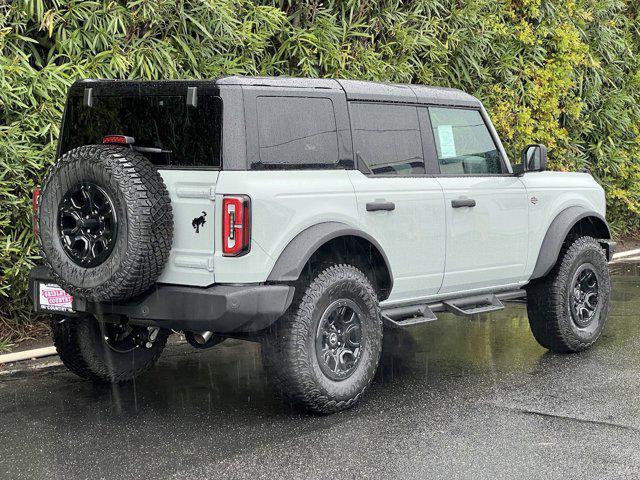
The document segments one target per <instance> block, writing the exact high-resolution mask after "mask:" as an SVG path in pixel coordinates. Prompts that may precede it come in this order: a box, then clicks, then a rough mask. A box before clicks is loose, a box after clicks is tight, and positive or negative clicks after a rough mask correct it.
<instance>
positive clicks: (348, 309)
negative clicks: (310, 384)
mask: <svg viewBox="0 0 640 480" xmlns="http://www.w3.org/2000/svg"><path fill="white" fill-rule="evenodd" d="M362 316H363V313H362V310H361V309H360V307H358V305H357V304H356V303H355V302H354V301H353V300H350V299H340V300H336V301H335V302H333V303H332V304H330V305H329V306H328V307H327V309H326V310H325V312H324V313H323V315H322V318H321V319H320V322H319V324H318V330H317V332H316V356H317V359H318V364H319V365H320V369H321V370H322V372H323V373H324V374H325V375H326V376H327V377H329V378H331V379H332V380H344V379H345V378H348V377H349V376H351V374H352V373H353V372H354V370H355V368H356V366H357V365H358V362H359V361H360V357H361V354H362V348H363V345H362V343H363V338H362V320H361V318H362Z"/></svg>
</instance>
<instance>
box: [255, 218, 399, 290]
mask: <svg viewBox="0 0 640 480" xmlns="http://www.w3.org/2000/svg"><path fill="white" fill-rule="evenodd" d="M339 241H342V242H343V243H344V246H345V248H346V252H349V251H350V250H349V248H363V247H366V246H369V247H370V257H371V261H372V262H375V263H376V264H379V263H382V264H383V265H380V267H381V269H380V275H378V278H373V281H374V288H375V289H376V292H377V293H378V295H379V297H380V300H383V299H385V298H387V297H388V296H389V294H390V292H391V289H392V287H393V274H392V270H391V265H390V263H389V259H388V258H387V255H386V254H385V252H384V250H383V249H382V247H381V246H380V244H379V243H378V241H377V240H376V239H375V238H373V237H372V236H371V235H369V234H368V233H366V232H363V231H362V230H359V229H357V228H354V227H351V226H349V225H347V224H345V223H341V222H323V223H318V224H316V225H313V226H311V227H308V228H306V229H305V230H303V231H302V232H300V233H299V234H298V235H296V236H295V237H294V238H293V239H292V240H291V241H290V242H289V244H288V245H287V246H286V247H285V249H284V250H283V251H282V253H281V254H280V256H279V257H278V259H277V260H276V263H275V265H274V266H273V268H272V269H271V272H270V273H269V277H268V278H267V281H269V282H295V281H297V280H298V279H299V278H300V276H301V275H302V274H303V272H304V269H305V267H306V266H307V265H308V264H309V262H310V260H311V259H312V258H313V257H314V255H316V254H319V253H321V252H323V250H325V251H326V250H334V249H333V248H331V247H338V246H339V245H338V244H337V242H339ZM350 260H352V259H351V258H346V259H345V260H344V262H343V263H352V262H350ZM355 263H358V262H355ZM356 266H358V265H356ZM365 273H366V272H365Z"/></svg>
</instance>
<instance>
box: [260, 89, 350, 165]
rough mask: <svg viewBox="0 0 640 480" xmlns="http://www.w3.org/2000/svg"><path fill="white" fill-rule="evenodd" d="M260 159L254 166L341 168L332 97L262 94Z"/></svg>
mask: <svg viewBox="0 0 640 480" xmlns="http://www.w3.org/2000/svg"><path fill="white" fill-rule="evenodd" d="M257 104H258V147H259V151H260V153H259V155H260V163H257V164H256V163H254V164H253V165H252V166H253V168H337V167H338V135H337V132H336V119H335V115H334V112H333V104H332V103H331V100H330V99H328V98H302V97H258V99H257Z"/></svg>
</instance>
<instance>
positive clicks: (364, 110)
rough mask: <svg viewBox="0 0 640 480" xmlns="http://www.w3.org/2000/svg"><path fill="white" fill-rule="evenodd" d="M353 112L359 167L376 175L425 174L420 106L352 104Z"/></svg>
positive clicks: (353, 132)
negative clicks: (419, 121)
mask: <svg viewBox="0 0 640 480" xmlns="http://www.w3.org/2000/svg"><path fill="white" fill-rule="evenodd" d="M349 113H350V116H351V132H352V135H353V147H354V149H355V152H356V158H357V160H358V169H359V170H361V171H362V172H364V173H367V174H368V173H373V174H374V175H416V174H421V173H425V170H424V160H423V157H422V143H421V138H420V126H419V124H418V112H417V109H416V107H411V106H406V105H384V104H372V103H352V104H351V105H350V108H349Z"/></svg>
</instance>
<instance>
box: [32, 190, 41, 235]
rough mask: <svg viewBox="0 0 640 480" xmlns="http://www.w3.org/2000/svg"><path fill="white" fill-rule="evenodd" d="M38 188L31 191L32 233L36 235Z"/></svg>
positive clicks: (39, 191)
mask: <svg viewBox="0 0 640 480" xmlns="http://www.w3.org/2000/svg"><path fill="white" fill-rule="evenodd" d="M40 193H41V190H40V187H36V188H34V189H33V198H32V202H33V233H34V235H38V202H39V201H40Z"/></svg>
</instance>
